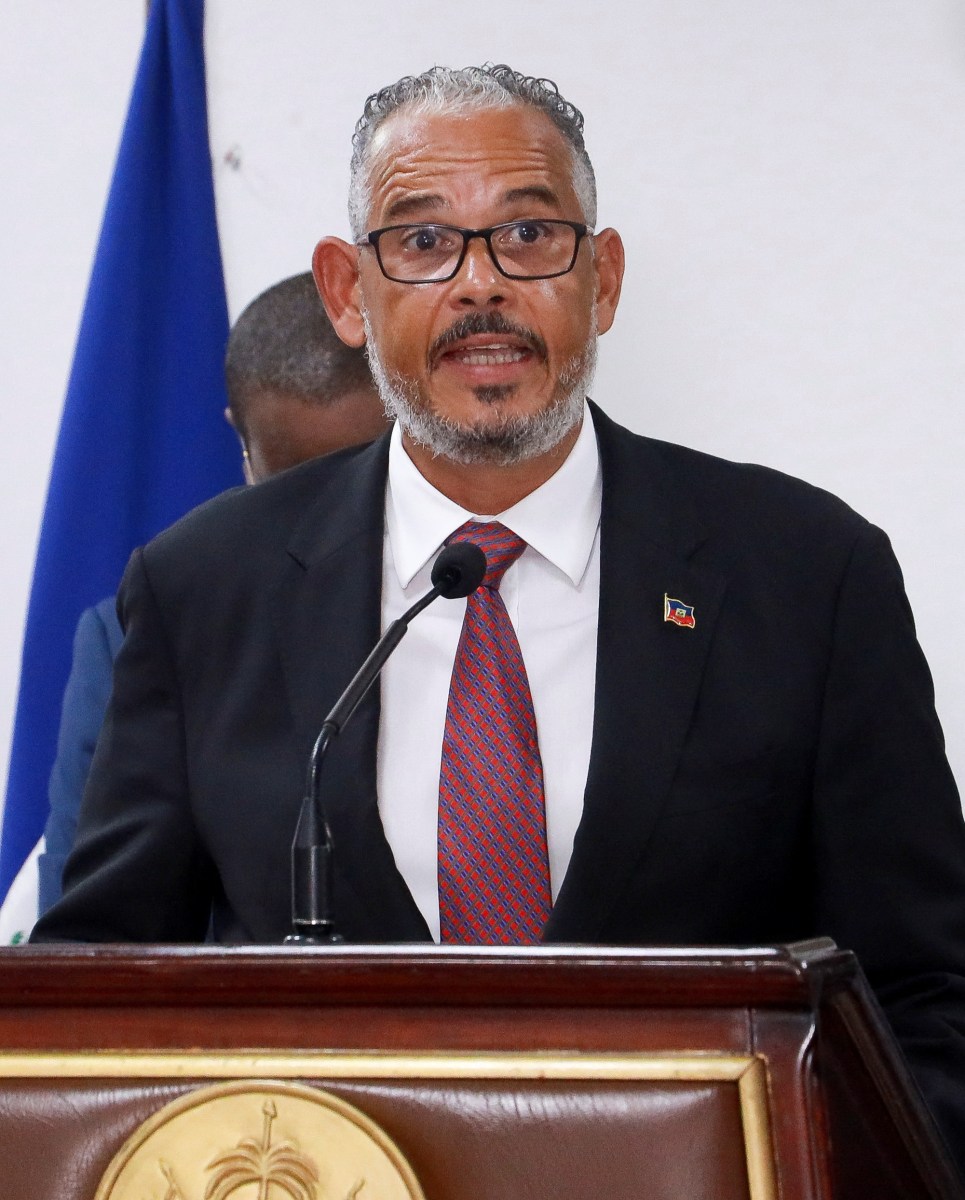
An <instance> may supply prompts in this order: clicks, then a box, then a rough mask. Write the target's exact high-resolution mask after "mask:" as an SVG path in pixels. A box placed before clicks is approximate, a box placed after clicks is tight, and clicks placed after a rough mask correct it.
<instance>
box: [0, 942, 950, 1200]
mask: <svg viewBox="0 0 965 1200" xmlns="http://www.w3.org/2000/svg"><path fill="white" fill-rule="evenodd" d="M0 1047H2V1051H0V1195H2V1196H4V1197H11V1200H14V1198H15V1200H94V1197H95V1196H96V1197H97V1200H225V1198H228V1197H231V1198H232V1200H330V1198H331V1200H343V1198H352V1200H355V1198H357V1200H390V1198H391V1197H393V1196H395V1195H405V1196H424V1197H426V1198H427V1200H470V1198H471V1200H549V1198H550V1197H553V1198H554V1200H559V1198H560V1197H565V1198H566V1200H590V1198H592V1200H603V1198H607V1200H624V1198H626V1200H630V1198H631V1197H632V1198H634V1200H636V1198H645V1200H852V1198H853V1200H871V1198H873V1200H891V1198H894V1200H917V1198H919V1197H921V1198H924V1197H929V1198H942V1200H952V1198H954V1197H959V1196H960V1195H961V1191H960V1189H959V1187H958V1185H957V1183H956V1180H955V1176H954V1174H953V1172H952V1169H951V1168H950V1166H949V1165H948V1164H947V1162H946V1160H945V1159H944V1157H943V1155H942V1151H941V1149H940V1147H939V1145H938V1143H937V1141H936V1139H935V1136H934V1133H933V1130H932V1127H931V1124H930V1120H929V1118H928V1116H927V1114H926V1113H925V1112H924V1111H923V1109H922V1106H921V1101H920V1099H919V1098H918V1096H917V1093H916V1092H915V1090H914V1088H913V1086H912V1085H911V1083H910V1080H909V1078H908V1076H907V1073H906V1068H905V1067H904V1064H903V1062H902V1061H901V1059H900V1057H899V1056H898V1054H897V1052H896V1050H895V1048H894V1044H893V1042H892V1040H891V1037H890V1034H889V1032H888V1031H887V1029H886V1028H885V1027H884V1025H883V1023H882V1018H881V1016H880V1014H879V1011H878V1009H877V1006H876V1005H875V1002H874V1000H873V999H872V998H871V996H870V994H869V992H868V990H867V987H866V985H865V983H864V981H863V978H862V976H861V974H860V972H859V971H858V968H857V965H856V962H855V959H854V957H853V956H852V955H851V954H850V953H847V952H844V951H839V950H837V949H836V948H835V947H834V945H833V944H832V943H830V942H826V941H822V942H811V943H802V944H799V945H794V946H785V947H770V948H762V949H752V950H746V949H713V950H710V949H656V950H623V949H612V950H611V949H593V950H591V949H588V948H582V947H562V948H541V949H538V950H532V951H530V950H517V949H506V950H502V949H497V950H479V951H477V950H462V949H453V948H438V947H437V948H424V947H408V946H390V947H353V948H351V949H349V948H346V949H339V948H333V949H318V950H290V949H286V948H284V947H278V948H273V947H268V948H257V949H252V948H237V949H234V948H231V949H225V948H217V947H201V948H180V947H147V948H143V947H127V946H102V947H88V946H84V947H66V946H64V947H60V946H56V947H26V948H20V947H18V948H14V949H9V950H4V951H2V952H0ZM316 1096H318V1097H322V1098H323V1099H324V1101H325V1104H327V1105H328V1106H329V1108H328V1109H326V1110H325V1112H323V1113H321V1116H320V1118H319V1119H323V1120H325V1121H330V1122H335V1121H343V1122H345V1121H347V1122H348V1124H347V1125H344V1126H339V1127H338V1128H343V1127H344V1128H345V1129H346V1130H347V1132H346V1133H345V1135H344V1136H342V1135H341V1134H338V1133H337V1132H336V1133H326V1132H321V1133H312V1132H309V1128H310V1127H309V1125H308V1124H305V1123H304V1122H303V1123H302V1124H299V1122H300V1121H302V1117H303V1116H304V1120H305V1121H308V1120H309V1116H310V1114H309V1115H305V1114H308V1110H309V1108H310V1107H311V1103H314V1101H313V1099H312V1098H313V1097H316ZM242 1100H244V1102H245V1103H248V1101H249V1100H250V1102H251V1104H252V1105H254V1106H255V1107H251V1108H249V1109H247V1110H245V1109H242V1108H241V1107H238V1106H239V1105H241V1103H242ZM232 1105H235V1107H233V1108H232V1107H231V1106H232ZM298 1105H301V1106H302V1107H301V1108H298ZM296 1109H297V1112H296ZM312 1111H314V1109H312ZM289 1113H290V1114H291V1116H290V1117H289V1115H288V1114H289ZM171 1114H174V1115H173V1116H171ZM218 1114H220V1115H218ZM259 1114H261V1115H259ZM298 1114H302V1115H298ZM359 1114H361V1115H359ZM286 1121H287V1122H288V1123H287V1124H286ZM353 1122H354V1124H353ZM330 1127H331V1128H332V1129H335V1126H334V1125H331V1126H324V1129H325V1130H327V1129H329V1128H330ZM311 1128H312V1129H314V1128H316V1127H315V1126H311ZM317 1128H319V1129H323V1126H318V1127H317ZM353 1131H354V1132H353ZM356 1134H357V1135H358V1137H359V1138H363V1139H364V1137H369V1138H370V1143H371V1145H370V1150H371V1153H372V1154H374V1155H379V1154H381V1155H382V1156H383V1159H385V1161H386V1162H388V1161H389V1159H391V1160H392V1163H394V1164H395V1165H394V1166H392V1167H391V1169H392V1170H394V1171H396V1174H397V1175H398V1178H399V1179H401V1180H402V1183H399V1184H398V1189H401V1190H396V1191H393V1190H392V1188H394V1187H396V1184H395V1183H392V1184H391V1186H390V1185H389V1184H388V1183H379V1182H378V1178H377V1168H376V1167H375V1166H372V1167H369V1166H366V1167H364V1168H363V1167H360V1166H357V1165H356V1166H352V1165H351V1164H348V1165H345V1164H341V1165H338V1164H335V1163H334V1160H333V1159H332V1161H330V1159H331V1156H332V1155H337V1154H343V1155H346V1154H350V1152H351V1153H354V1151H352V1150H351V1147H352V1146H354V1144H355V1143H354V1141H353V1138H355V1137H356ZM165 1138H166V1139H167V1140H166V1141H164V1139H165ZM272 1139H274V1140H272ZM372 1139H374V1140H372ZM371 1146H375V1149H371ZM192 1155H193V1159H192ZM189 1160H190V1161H189ZM390 1165H391V1164H390ZM386 1169H389V1168H386ZM137 1171H140V1172H141V1174H140V1175H137ZM345 1171H348V1172H350V1175H344V1176H343V1175H340V1174H339V1172H343V1173H344V1172H345ZM259 1172H260V1174H259ZM352 1172H354V1174H353V1173H352ZM343 1178H344V1179H350V1184H346V1183H345V1182H344V1181H343ZM393 1178H395V1177H394V1176H393ZM406 1180H407V1181H408V1182H406ZM299 1189H301V1190H299ZM406 1189H408V1190H406Z"/></svg>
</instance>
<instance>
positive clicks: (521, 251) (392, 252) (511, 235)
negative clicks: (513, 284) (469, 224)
mask: <svg viewBox="0 0 965 1200" xmlns="http://www.w3.org/2000/svg"><path fill="white" fill-rule="evenodd" d="M464 241H465V235H464V234H463V233H462V231H461V230H459V229H455V228H452V227H450V226H448V225H403V226H399V227H398V228H396V229H389V230H386V231H385V232H384V233H382V234H381V235H380V237H379V243H378V249H379V255H380V257H381V260H382V268H383V270H384V271H385V273H386V274H387V275H389V276H391V277H392V278H394V279H399V280H403V281H421V282H426V283H429V282H432V281H434V280H439V279H445V278H447V277H448V276H450V275H452V274H453V273H454V272H455V269H456V264H457V263H458V262H459V258H460V256H461V255H462V249H463V243H464ZM489 244H490V247H491V249H492V254H493V257H494V259H495V260H496V265H497V266H498V267H499V269H500V270H501V271H503V272H504V273H505V274H506V275H510V276H537V277H539V276H547V275H556V274H561V273H563V272H565V271H568V270H569V269H570V267H571V266H572V260H573V258H574V255H575V251H576V244H577V232H576V230H575V229H573V228H572V226H570V225H566V224H564V223H563V222H562V221H513V222H512V223H510V224H507V225H499V226H497V227H496V228H495V229H494V230H493V231H492V233H491V235H490V242H489Z"/></svg>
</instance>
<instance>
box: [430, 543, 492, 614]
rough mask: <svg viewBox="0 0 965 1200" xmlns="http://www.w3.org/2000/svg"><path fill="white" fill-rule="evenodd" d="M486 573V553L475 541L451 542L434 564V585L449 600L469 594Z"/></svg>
mask: <svg viewBox="0 0 965 1200" xmlns="http://www.w3.org/2000/svg"><path fill="white" fill-rule="evenodd" d="M485 574H486V555H485V554H484V553H483V552H482V550H480V548H479V547H478V546H477V545H476V543H475V542H450V544H449V545H448V546H444V547H443V548H442V550H441V551H440V552H439V557H438V558H437V559H436V561H435V562H434V563H433V564H432V586H433V587H434V588H436V589H437V590H438V592H439V595H440V596H445V598H446V599H447V600H458V599H459V598H460V597H461V596H468V595H470V593H472V592H474V591H475V590H476V588H477V587H479V585H480V584H481V583H482V581H483V577H484V576H485Z"/></svg>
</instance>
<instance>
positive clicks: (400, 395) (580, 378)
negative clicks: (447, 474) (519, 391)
mask: <svg viewBox="0 0 965 1200" xmlns="http://www.w3.org/2000/svg"><path fill="white" fill-rule="evenodd" d="M362 320H363V321H364V323H365V336H366V347H365V348H366V353H367V355H368V359H369V367H370V368H371V371H372V378H373V379H374V380H375V385H376V387H377V388H378V391H379V396H380V397H381V400H382V407H383V408H384V409H385V413H386V416H387V417H388V418H389V420H390V421H398V423H399V426H400V427H401V429H402V432H403V433H404V434H406V436H407V437H409V438H410V439H411V440H412V441H413V442H415V444H416V445H418V446H422V447H423V448H424V449H426V450H428V451H429V453H430V454H432V455H433V456H434V457H436V458H445V459H448V460H449V461H450V462H455V463H461V464H462V465H464V466H473V465H477V464H480V463H489V464H493V465H495V466H503V467H509V466H513V465H514V464H515V463H521V462H526V461H527V460H529V459H532V458H538V457H539V456H540V455H541V454H546V453H547V452H548V451H550V450H552V449H554V448H555V447H556V446H558V445H559V444H560V442H561V441H562V440H563V438H564V437H566V435H567V434H568V433H569V432H570V430H572V429H574V428H575V427H576V426H577V425H578V424H579V422H580V420H581V418H582V416H583V402H584V400H585V398H586V395H587V393H588V392H589V391H590V388H591V386H592V382H593V376H594V373H595V371H596V360H597V333H596V320H595V319H594V322H593V328H592V331H591V335H590V338H589V340H588V341H587V344H586V347H585V349H584V351H583V353H582V354H580V355H576V356H574V357H573V358H571V359H570V360H569V362H567V363H566V364H565V365H564V367H563V370H562V371H561V372H560V377H559V381H558V383H557V387H556V395H555V396H554V398H553V402H552V403H551V404H550V406H549V407H548V408H547V409H544V410H543V412H539V413H534V414H532V415H515V416H508V417H505V418H504V419H503V420H502V421H500V422H498V423H497V424H487V423H485V422H482V421H480V422H479V423H478V424H476V425H460V424H458V423H457V422H456V421H454V420H453V419H452V418H451V417H446V416H442V415H441V414H439V413H436V412H433V411H432V410H431V409H430V408H429V407H428V405H427V403H426V402H425V400H424V398H423V397H422V394H421V393H420V391H419V389H418V388H417V387H416V386H415V385H414V384H413V383H412V382H411V381H409V380H407V379H403V378H402V377H401V376H400V375H390V374H389V372H388V371H387V370H386V368H385V364H384V363H383V362H382V359H381V358H380V356H379V352H378V348H377V346H376V343H375V338H374V337H373V336H372V326H371V324H370V322H369V316H368V313H367V312H366V311H364V310H363V312H362ZM508 394H510V389H504V388H480V389H478V390H477V392H476V397H477V399H479V400H480V401H482V402H483V403H487V404H495V403H498V401H499V400H501V399H503V398H504V397H505V396H507V395H508Z"/></svg>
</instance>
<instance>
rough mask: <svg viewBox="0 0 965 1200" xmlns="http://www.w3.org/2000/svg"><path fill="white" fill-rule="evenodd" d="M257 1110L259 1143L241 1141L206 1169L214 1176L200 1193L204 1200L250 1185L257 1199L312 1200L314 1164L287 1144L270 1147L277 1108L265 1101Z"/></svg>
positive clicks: (223, 1199) (315, 1178) (216, 1199)
mask: <svg viewBox="0 0 965 1200" xmlns="http://www.w3.org/2000/svg"><path fill="white" fill-rule="evenodd" d="M261 1111H262V1113H263V1114H264V1123H263V1124H262V1130H261V1140H260V1141H259V1140H258V1139H257V1138H252V1137H249V1138H242V1140H241V1141H240V1142H239V1143H238V1145H237V1146H236V1147H235V1149H234V1150H229V1151H228V1152H227V1154H221V1155H219V1156H218V1157H217V1158H216V1159H214V1160H213V1162H211V1163H210V1165H209V1167H208V1170H210V1171H214V1172H215V1173H214V1175H213V1176H212V1177H211V1179H210V1180H209V1181H208V1186H207V1187H206V1188H205V1190H204V1200H226V1197H228V1196H230V1195H231V1194H232V1192H236V1191H237V1190H238V1189H239V1188H242V1187H251V1186H252V1185H255V1186H257V1188H258V1200H270V1192H274V1194H275V1195H277V1194H278V1193H279V1192H281V1193H282V1194H284V1195H287V1196H288V1197H290V1200H316V1184H317V1183H318V1171H317V1170H316V1169H315V1164H314V1163H313V1162H312V1161H311V1159H309V1158H306V1157H305V1155H304V1154H299V1153H298V1151H297V1150H296V1149H295V1147H294V1146H292V1145H291V1144H290V1143H289V1142H281V1143H280V1144H279V1145H277V1146H272V1144H271V1123H272V1121H274V1119H275V1118H276V1117H277V1116H278V1109H277V1108H276V1107H275V1105H274V1103H273V1101H271V1100H266V1101H265V1103H264V1105H263V1106H262V1110H261Z"/></svg>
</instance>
